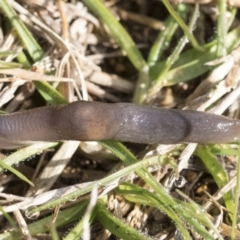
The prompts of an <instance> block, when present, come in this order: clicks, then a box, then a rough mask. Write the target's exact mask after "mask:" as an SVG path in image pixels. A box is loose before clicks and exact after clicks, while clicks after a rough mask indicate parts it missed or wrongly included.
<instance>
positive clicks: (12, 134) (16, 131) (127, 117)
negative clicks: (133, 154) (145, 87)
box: [0, 101, 240, 148]
mask: <svg viewBox="0 0 240 240" xmlns="http://www.w3.org/2000/svg"><path fill="white" fill-rule="evenodd" d="M239 137H240V121H239V120H233V119H230V118H226V117H223V116H219V115H214V114H208V113H204V112H197V111H182V110H173V109H163V108H156V107H149V106H142V105H136V104H131V103H116V104H106V103H98V102H84V101H79V102H74V103H70V104H67V105H63V106H60V107H43V108H36V109H33V110H28V111H23V112H17V113H12V114H6V115H1V116H0V148H9V147H10V148H11V147H16V146H18V145H19V144H22V143H25V142H29V141H63V140H79V141H98V140H110V139H112V140H118V141H123V142H135V143H146V144H150V143H161V144H174V143H182V142H188V143H190V142H192V143H227V142H232V141H236V140H237V139H239Z"/></svg>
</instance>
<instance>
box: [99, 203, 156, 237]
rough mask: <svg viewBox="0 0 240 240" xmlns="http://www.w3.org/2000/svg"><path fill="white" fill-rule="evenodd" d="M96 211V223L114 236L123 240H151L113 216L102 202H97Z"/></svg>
mask: <svg viewBox="0 0 240 240" xmlns="http://www.w3.org/2000/svg"><path fill="white" fill-rule="evenodd" d="M96 209H97V210H96V211H97V215H96V218H97V219H98V221H99V222H100V223H101V224H102V225H103V226H104V227H105V228H106V229H108V230H109V231H110V232H111V233H113V234H114V235H115V236H117V237H119V238H121V239H124V240H152V238H150V237H148V236H146V235H143V234H141V233H140V232H138V231H137V230H136V229H134V228H132V227H130V226H129V225H127V224H125V223H123V222H122V221H120V220H119V219H118V218H116V217H115V216H113V215H112V214H111V213H110V212H109V211H108V210H107V208H106V206H105V204H104V203H103V202H102V201H98V203H97V206H96Z"/></svg>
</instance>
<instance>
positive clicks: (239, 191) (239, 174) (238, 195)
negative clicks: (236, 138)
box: [231, 147, 240, 240]
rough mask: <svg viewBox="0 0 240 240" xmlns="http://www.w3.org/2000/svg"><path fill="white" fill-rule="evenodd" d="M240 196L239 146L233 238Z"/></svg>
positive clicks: (232, 239)
mask: <svg viewBox="0 0 240 240" xmlns="http://www.w3.org/2000/svg"><path fill="white" fill-rule="evenodd" d="M239 198H240V149H239V147H238V162H237V184H236V188H235V196H234V202H235V208H234V211H233V217H232V231H231V240H234V239H236V238H235V231H236V227H237V224H238V221H239V220H238V215H239V214H238V213H239Z"/></svg>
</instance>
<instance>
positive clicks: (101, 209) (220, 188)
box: [0, 0, 240, 239]
mask: <svg viewBox="0 0 240 240" xmlns="http://www.w3.org/2000/svg"><path fill="white" fill-rule="evenodd" d="M83 2H84V4H85V6H83V5H81V4H79V5H77V4H76V6H75V5H74V4H72V3H71V4H70V5H69V6H68V7H67V5H64V4H63V3H62V2H61V1H59V2H58V4H59V5H58V8H57V10H58V12H59V13H60V17H61V24H62V25H61V26H62V37H61V36H60V34H59V33H57V32H55V31H53V30H52V29H51V26H47V24H45V23H44V22H43V21H41V19H40V18H37V17H36V15H34V14H32V13H31V11H27V10H26V9H24V8H23V7H21V5H19V4H18V3H16V2H14V1H6V0H2V1H1V2H0V6H1V10H2V11H1V13H2V16H5V22H3V25H2V28H3V29H4V31H3V32H4V33H5V34H6V36H4V40H5V41H6V39H7V38H8V37H9V39H12V41H13V42H12V45H11V47H10V49H6V50H3V51H2V53H1V55H0V56H1V59H2V60H1V66H0V73H1V74H2V81H5V82H9V81H11V78H10V77H9V75H11V74H12V75H14V77H15V81H14V82H12V84H6V87H5V88H4V89H2V93H4V92H6V93H7V94H5V95H3V94H2V97H1V99H0V100H2V101H0V103H1V106H7V107H6V110H8V107H9V106H11V104H10V103H9V102H10V100H11V99H12V95H13V94H14V93H15V92H16V90H17V89H18V88H19V86H22V85H23V84H24V83H25V84H26V83H29V80H37V81H34V88H36V90H37V91H38V93H39V94H38V95H32V97H31V98H32V99H31V101H32V102H33V103H35V101H37V100H38V99H39V98H40V99H41V101H42V100H44V102H45V103H46V104H52V105H58V104H63V103H67V102H68V101H71V100H72V99H76V98H77V96H78V97H79V98H81V94H82V96H83V97H82V98H83V99H84V100H87V98H88V94H87V92H88V91H89V92H90V93H91V94H90V95H91V96H94V94H96V96H94V98H96V99H99V98H101V97H103V96H104V98H105V99H104V100H106V99H107V100H108V101H109V100H110V101H118V100H121V98H120V96H121V94H123V92H124V94H126V93H127V94H128V95H129V92H131V91H132V88H131V87H133V85H132V84H130V83H129V82H127V81H126V80H125V79H123V77H121V78H120V77H119V76H118V77H117V78H116V83H115V84H116V85H119V84H120V85H121V90H119V92H120V91H122V92H121V93H119V92H118V91H117V90H116V89H114V91H115V93H116V92H117V93H116V95H117V97H116V96H115V95H114V94H112V93H111V91H109V92H107V91H106V90H105V89H104V88H106V86H104V87H102V88H99V86H97V85H95V84H94V83H92V82H88V83H86V82H85V79H84V76H86V75H87V74H86V72H87V71H86V72H84V73H82V72H81V71H83V70H84V69H87V70H89V69H91V71H96V72H97V71H98V70H99V67H98V66H96V65H95V63H94V62H91V60H90V58H87V57H86V56H84V55H82V54H80V52H81V51H82V52H84V51H86V48H85V49H84V47H83V48H81V49H80V46H79V44H77V43H76V42H77V40H79V39H71V37H73V36H70V37H68V32H71V31H69V27H70V26H71V23H70V22H68V20H67V14H66V13H64V10H66V9H73V8H70V7H76V8H77V7H82V11H83V12H84V13H85V15H84V16H83V19H88V24H89V29H91V28H92V29H95V30H96V31H95V32H93V33H94V34H93V33H91V34H92V35H91V34H90V33H89V32H88V34H89V35H91V36H92V37H93V36H95V37H96V39H97V38H99V39H101V38H100V37H99V36H101V37H102V38H103V39H104V38H105V40H102V41H106V39H107V41H108V44H109V43H111V45H113V46H115V47H116V46H117V47H118V48H119V49H121V51H122V52H124V54H125V55H126V58H125V61H126V59H128V60H129V61H130V63H131V64H132V65H131V67H132V68H135V71H136V73H137V75H138V79H137V82H136V84H135V85H134V93H133V95H132V99H133V102H135V103H139V104H143V103H144V104H146V103H156V102H158V100H159V98H158V97H159V96H158V95H159V93H161V94H162V95H163V94H164V91H165V90H166V92H174V91H175V92H176V91H180V92H181V93H182V94H184V89H192V90H191V93H192V94H190V93H189V91H188V96H187V100H185V101H181V102H177V100H176V99H174V100H172V101H170V102H169V103H168V105H167V106H168V107H169V106H175V107H179V106H180V105H184V107H186V108H193V109H196V110H204V111H211V112H215V113H218V114H221V113H223V112H224V111H226V110H228V111H229V114H232V116H233V115H234V111H233V110H232V109H233V106H234V103H235V101H236V99H237V98H238V96H239V94H238V88H239V87H238V85H239V84H238V76H237V74H235V73H236V66H237V62H238V61H239V56H238V55H239V54H238V51H239V49H238V47H239V43H240V39H239V34H240V27H239V26H236V25H235V23H236V22H237V20H236V12H237V9H236V8H234V7H231V8H230V7H228V6H227V4H226V2H225V1H224V0H221V1H219V3H218V5H216V6H215V9H216V10H217V11H218V14H217V20H216V21H215V22H214V24H215V28H216V29H217V31H216V32H215V33H213V34H212V36H211V37H212V39H211V41H209V42H208V43H202V44H200V43H199V39H198V37H197V34H194V29H195V28H197V26H198V27H199V22H198V21H199V20H198V19H199V18H198V17H199V15H201V14H203V11H204V7H200V6H198V5H195V6H193V5H188V4H180V3H179V4H176V5H172V4H171V3H169V2H168V0H163V1H162V2H163V5H162V6H161V8H162V9H164V11H165V12H167V16H166V20H165V21H164V22H163V25H164V30H160V31H159V33H158V34H155V35H154V36H155V38H154V41H153V43H151V44H150V46H148V47H147V54H146V55H147V57H146V56H145V57H144V56H143V54H142V52H141V51H140V50H139V47H138V45H137V43H136V42H135V41H134V40H133V37H132V36H131V32H128V31H127V30H126V29H125V28H124V26H123V24H124V23H121V22H119V21H117V18H116V16H115V15H114V14H113V11H112V9H113V8H109V7H106V5H107V3H105V4H104V3H103V2H101V1H100V0H94V1H93V0H87V1H85V0H83ZM120 2H121V1H120ZM123 2H124V1H123ZM62 4H63V5H62ZM29 9H31V10H32V11H35V12H38V13H39V14H40V13H41V11H40V10H39V9H41V10H42V12H44V11H45V10H48V11H49V10H51V8H49V6H46V9H45V10H44V9H42V8H39V6H31V5H29ZM48 11H46V12H47V13H49V12H48ZM205 11H206V9H205ZM46 12H45V13H46ZM90 12H91V13H93V15H92V14H90ZM129 14H130V13H129ZM204 14H205V16H206V13H204ZM204 14H203V15H204ZM227 14H228V15H229V16H230V17H229V18H227ZM78 17H79V16H78ZM135 17H136V16H135ZM138 17H144V16H143V15H142V16H141V14H139V15H137V18H138ZM208 17H209V16H208ZM135 19H136V18H135ZM147 19H148V21H150V22H151V19H150V18H147ZM27 20H29V21H27ZM72 21H74V19H72ZM136 21H137V20H136ZM125 24H126V23H125ZM127 24H129V25H131V23H128V22H127ZM147 24H148V23H147ZM149 25H150V23H149ZM101 26H104V28H105V29H104V28H103V27H101ZM161 26H162V25H161ZM200 26H202V25H201V24H200ZM89 29H88V30H89ZM31 30H32V31H31ZM73 30H76V29H73ZM102 31H105V32H104V33H108V35H107V36H106V34H102ZM7 34H8V36H7ZM41 35H44V37H43V39H42V41H43V40H44V41H47V40H48V41H49V42H47V47H46V46H45V45H44V44H41V41H40V39H41V38H40V37H41ZM103 35H104V36H103ZM10 36H11V38H10ZM85 37H86V39H87V37H88V35H86V36H85ZM76 38H77V37H76ZM86 39H85V40H86ZM96 39H95V40H96ZM99 39H97V40H98V41H101V40H99ZM176 39H177V41H176ZM71 40H76V41H75V42H74V41H72V42H71ZM13 43H14V44H13ZM50 43H51V44H50ZM80 45H81V44H80ZM82 45H84V44H82ZM82 45H81V46H82ZM106 45H107V44H106V42H105V43H103V44H102V45H101V46H106ZM51 47H54V48H55V49H56V51H51ZM95 47H96V46H95ZM3 49H4V48H3ZM89 49H91V46H90V47H89ZM89 49H87V50H89ZM89 51H90V50H89ZM49 52H51V54H49ZM48 54H49V55H51V57H52V58H55V60H58V63H57V64H58V65H57V66H58V68H57V71H56V69H51V68H50V69H48V70H49V72H50V75H51V74H57V73H59V75H60V76H57V77H52V78H51V77H50V78H49V76H48V75H47V74H45V73H42V72H41V68H42V67H41V66H42V65H40V63H42V64H43V63H44V62H43V61H42V59H43V58H44V57H45V59H46V57H50V56H48ZM104 54H105V53H104ZM118 54H119V53H118ZM124 54H122V53H120V54H119V55H118V56H121V57H122V55H124ZM57 56H58V57H57ZM106 56H107V54H106V55H105V56H103V58H107V57H106ZM95 57H96V56H95ZM98 60H99V59H98ZM39 61H40V62H39ZM226 62H227V63H228V65H226ZM100 63H101V64H102V66H104V63H105V62H104V61H100ZM125 63H126V64H129V62H127V61H126V62H125ZM81 64H82V65H81ZM32 66H34V69H33V68H32ZM89 66H90V67H89ZM17 67H22V68H24V69H25V70H30V69H31V70H32V71H17V70H16V69H14V70H13V68H17ZM88 67H89V68H88ZM81 69H82V70H81ZM44 70H46V69H44ZM64 71H65V76H64V78H63V77H62V76H61V75H62V74H63V72H64ZM73 72H78V75H77V76H76V74H75V75H74V74H73ZM219 72H220V76H219ZM223 72H225V74H222V73H223ZM71 73H72V75H71ZM5 74H8V75H5ZM101 76H103V75H101ZM109 76H111V77H113V76H112V75H109ZM115 77H116V76H115ZM73 79H74V80H73ZM23 80H24V81H23ZM40 80H41V81H40ZM75 80H76V81H75ZM194 80H195V81H194ZM200 80H201V81H200ZM22 81H23V82H22ZM49 81H50V82H54V84H52V83H50V82H49ZM56 82H57V84H56V85H58V86H57V87H56V86H55V83H56ZM199 82H200V84H199ZM80 83H81V84H80ZM98 84H99V85H100V86H101V84H103V83H100V82H98ZM80 85H81V93H79V89H78V88H79V86H80ZM73 87H74V88H73ZM73 89H75V91H73ZM123 89H125V90H123ZM126 89H127V90H126ZM232 89H233V90H232ZM19 91H22V89H20V90H19ZM34 97H36V99H37V100H35V98H34ZM161 97H162V98H164V96H161ZM161 97H160V99H161ZM26 98H27V97H26V95H24V100H25V99H26ZM128 98H129V96H128ZM169 98H170V99H171V98H174V94H169V95H166V96H165V98H164V101H162V102H168V99H169ZM124 100H125V99H123V100H122V101H124ZM6 103H8V104H7V105H4V104H6ZM12 103H13V104H12V105H14V104H15V105H16V104H17V100H16V99H13V100H12ZM33 105H35V104H33ZM162 105H163V104H162ZM19 106H20V105H17V107H15V110H17V109H18V108H19ZM78 146H79V143H76V142H69V143H64V144H63V145H62V146H60V147H59V144H58V143H36V144H33V145H30V146H28V147H24V148H22V149H20V150H17V151H15V152H13V153H9V152H7V154H8V155H6V156H3V157H2V159H1V164H0V168H1V169H0V170H1V171H2V172H3V173H4V174H5V171H6V170H8V171H9V172H11V173H12V174H13V175H15V176H17V177H18V179H19V180H20V179H21V180H23V181H25V182H27V183H28V184H30V185H33V184H34V185H35V187H31V188H29V189H28V191H27V192H21V194H22V196H25V197H22V196H21V197H20V196H13V195H9V194H5V193H0V196H1V197H2V198H5V199H7V200H8V201H9V204H8V205H7V204H5V206H3V207H2V208H1V212H2V215H3V217H4V219H5V221H6V222H7V223H8V224H9V225H10V226H11V227H12V229H10V228H7V231H5V232H2V233H1V234H0V239H14V238H15V239H16V238H17V239H21V238H24V237H25V238H30V237H31V236H37V235H38V234H45V233H47V234H48V235H51V237H52V239H58V238H59V237H60V235H61V234H62V235H61V237H63V238H64V239H79V238H80V237H83V238H84V239H89V238H90V235H91V236H92V238H94V236H96V232H94V226H95V224H96V222H98V223H100V224H101V225H102V227H103V229H104V230H102V235H99V236H103V235H104V234H108V236H110V235H111V234H113V235H115V236H117V237H119V238H121V239H154V238H155V237H157V236H159V235H162V234H165V235H166V237H167V236H171V235H173V234H175V235H179V234H180V235H181V236H182V237H183V238H185V239H193V238H196V239H197V238H203V239H216V238H218V239H224V237H225V236H226V237H230V238H231V239H235V238H237V237H239V236H240V232H239V231H238V230H237V229H236V223H237V222H238V214H237V206H238V191H237V190H236V193H234V194H233V190H234V189H235V187H236V185H237V186H238V185H239V179H240V178H239V176H240V174H239V167H238V168H237V174H236V178H232V179H231V178H230V171H226V169H227V167H228V168H229V167H231V166H235V165H236V160H237V159H238V156H239V151H238V148H239V145H238V143H234V144H224V145H209V146H197V145H196V144H189V145H187V146H186V145H184V144H182V145H176V146H168V149H167V150H166V149H164V147H163V146H161V145H160V146H151V148H147V149H145V150H144V151H143V152H144V153H145V155H144V154H143V152H142V151H141V152H140V151H139V152H138V150H137V149H135V148H132V149H133V150H134V152H136V156H135V155H134V154H133V153H132V152H131V151H130V150H128V148H127V147H126V146H125V145H123V144H122V143H119V142H113V141H102V142H99V143H98V145H97V144H96V148H100V149H101V150H102V151H103V149H105V150H108V152H107V153H106V152H104V153H103V155H102V152H101V154H100V153H98V155H97V157H96V156H94V157H93V156H92V155H90V154H88V155H87V158H89V159H91V160H92V159H94V160H96V159H97V160H99V159H100V158H101V159H102V160H103V159H104V160H106V158H109V155H108V153H109V152H111V153H112V154H113V155H115V157H116V158H117V159H118V160H120V161H121V164H120V166H119V165H116V166H115V168H114V170H113V171H111V172H110V173H109V174H108V175H107V176H106V175H105V176H102V177H101V178H100V179H98V180H97V181H94V182H90V181H89V183H82V184H79V183H78V182H75V183H74V185H68V186H66V185H65V186H64V188H60V187H59V188H54V189H55V190H51V189H53V185H54V183H55V182H56V181H57V179H58V178H59V176H60V174H61V173H62V171H63V169H64V166H66V165H67V164H68V163H69V161H70V159H71V158H73V156H76V155H74V153H75V152H76V151H77V149H78ZM80 146H81V148H82V149H85V148H86V146H85V145H84V143H81V145H80ZM57 147H59V148H58V151H57V152H56V153H55V155H54V156H53V157H52V159H51V161H50V162H49V163H48V164H46V163H45V165H46V168H45V169H44V170H42V172H40V170H41V169H42V168H43V167H42V162H41V161H44V158H45V157H46V155H47V153H46V150H47V149H52V148H53V149H54V152H55V150H56V149H57ZM165 148H166V146H165ZM87 149H89V146H88V148H87ZM140 153H141V154H140ZM146 153H147V154H146ZM150 153H154V154H152V155H151V156H149V154H150ZM3 154H4V152H3ZM37 154H39V155H41V157H39V165H38V166H37V167H36V170H37V171H36V173H35V175H33V176H32V179H31V180H29V179H28V178H27V177H26V176H24V174H23V173H21V169H20V170H17V169H14V168H13V167H14V166H16V164H19V163H21V162H23V161H26V159H28V160H29V158H31V156H33V155H37ZM85 156H86V155H85ZM137 156H141V157H137ZM142 156H143V157H142ZM222 156H224V162H225V164H222V163H220V162H219V159H221V157H222ZM191 157H192V158H194V160H195V162H194V163H193V164H192V166H191V163H190V158H191ZM112 158H113V157H112V155H111V160H110V161H109V160H107V163H108V164H110V162H112V161H114V160H112ZM94 160H93V163H94ZM200 160H201V161H202V163H203V164H204V167H203V166H199V165H198V164H196V162H197V161H198V162H200ZM59 161H61V164H62V165H61V167H59V166H58V165H60V164H59ZM72 161H73V160H72ZM122 165H123V166H124V168H121V167H122ZM53 166H54V168H53ZM238 166H239V165H238ZM190 167H192V168H193V169H194V172H193V171H191V170H190ZM76 169H77V167H76ZM76 169H75V170H76ZM97 170H99V169H97ZM190 173H191V174H192V175H193V176H195V177H194V179H193V180H192V181H193V183H194V184H193V183H191V184H190V183H188V184H186V183H185V184H183V186H181V188H182V191H179V189H177V190H176V188H177V187H178V186H179V185H177V187H176V186H175V184H178V181H177V180H179V179H181V178H180V176H181V175H183V176H185V177H187V176H188V174H190ZM207 174H209V175H207ZM37 175H39V176H38V178H37V177H36V176H37ZM202 176H208V177H207V178H210V176H211V181H212V182H213V183H214V184H213V185H214V187H213V189H210V188H208V189H207V190H206V188H207V187H208V186H207V184H205V183H202V182H201V181H202ZM46 178H47V180H46ZM179 181H180V180H179ZM189 182H190V180H189ZM46 183H47V184H46ZM180 183H181V182H180ZM197 183H199V184H202V185H203V190H201V192H200V193H199V192H198V191H195V190H194V187H196V186H197ZM230 183H231V184H230ZM62 185H63V184H62ZM236 189H238V188H237V187H236ZM206 191H209V193H211V194H212V195H213V196H211V197H210V196H209V193H207V192H206ZM91 193H92V194H91ZM90 194H91V195H90ZM194 194H196V195H195V196H192V195H194ZM191 197H192V199H191ZM193 199H194V200H195V201H193ZM210 200H211V201H212V202H210ZM218 200H219V202H217V201H218ZM16 201H17V203H16ZM205 201H206V202H207V203H204V202H205ZM112 202H113V204H112ZM213 203H214V204H213ZM124 207H126V209H124ZM60 208H61V209H62V210H61V211H60ZM53 209H54V212H53ZM19 210H22V212H23V213H25V215H24V214H23V215H21V213H20V211H19ZM216 211H218V214H219V215H218V216H216V214H215V215H214V214H213V213H214V212H216ZM156 212H157V214H156ZM12 213H13V215H12ZM43 213H44V215H43ZM211 213H212V216H211ZM223 213H224V214H225V216H226V217H225V218H224V217H223V216H224V215H223ZM138 214H139V215H140V216H141V217H139V216H138ZM141 214H142V215H141ZM155 214H156V215H157V216H159V215H160V217H159V219H160V220H156V221H158V223H157V224H158V225H159V224H161V225H163V224H164V223H165V222H167V221H168V223H169V225H168V226H167V227H168V229H167V230H168V231H167V230H166V231H165V230H164V229H163V230H159V231H157V233H156V232H154V231H151V227H152V226H151V225H154V223H153V222H154V221H155V219H154V218H155V217H156V218H157V216H155ZM151 217H152V218H153V219H154V220H152V219H151ZM28 218H29V219H31V221H29V220H28ZM213 219H215V220H218V221H217V222H218V223H217V224H216V225H214V224H213ZM161 220H162V221H161ZM16 222H17V223H18V227H17V224H16ZM90 226H91V227H92V229H91V228H90ZM154 226H155V225H154ZM4 227H5V226H4ZM64 229H70V230H68V231H67V232H64V234H63V231H64ZM90 229H91V231H90ZM94 234H95V235H94ZM158 234H159V235H158Z"/></svg>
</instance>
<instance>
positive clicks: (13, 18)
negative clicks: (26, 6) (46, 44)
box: [0, 0, 43, 61]
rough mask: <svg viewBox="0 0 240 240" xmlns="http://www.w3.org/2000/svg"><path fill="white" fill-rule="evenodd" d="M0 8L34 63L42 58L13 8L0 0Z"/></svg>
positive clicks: (3, 0) (40, 51) (5, 1)
mask: <svg viewBox="0 0 240 240" xmlns="http://www.w3.org/2000/svg"><path fill="white" fill-rule="evenodd" d="M0 6H1V8H2V10H3V12H4V13H5V14H6V16H7V17H8V19H9V20H10V22H11V23H12V25H13V26H14V28H15V29H16V31H17V33H18V36H19V37H20V39H21V40H22V42H23V44H24V47H25V48H27V49H28V52H29V55H30V56H31V58H32V59H33V60H34V61H38V60H40V59H41V58H42V56H43V51H42V49H41V48H40V47H39V45H38V44H37V42H36V40H35V39H34V37H33V36H32V34H31V33H30V32H29V31H28V29H27V28H26V26H25V25H24V24H23V23H22V21H21V20H20V19H19V18H18V15H17V14H16V13H15V11H14V10H13V8H12V7H11V6H10V5H9V2H8V1H7V0H0Z"/></svg>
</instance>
